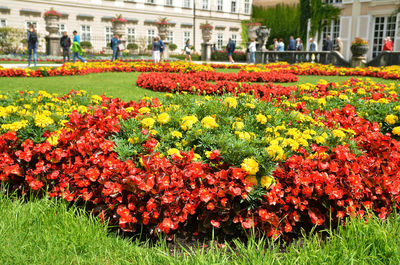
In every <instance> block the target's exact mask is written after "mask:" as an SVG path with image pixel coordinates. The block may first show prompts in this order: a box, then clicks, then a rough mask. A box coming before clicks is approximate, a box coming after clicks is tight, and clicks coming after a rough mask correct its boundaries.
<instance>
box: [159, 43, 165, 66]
mask: <svg viewBox="0 0 400 265" xmlns="http://www.w3.org/2000/svg"><path fill="white" fill-rule="evenodd" d="M159 42H160V59H161V61H162V62H163V61H164V60H165V58H164V51H165V44H164V42H163V41H162V39H160V40H159Z"/></svg>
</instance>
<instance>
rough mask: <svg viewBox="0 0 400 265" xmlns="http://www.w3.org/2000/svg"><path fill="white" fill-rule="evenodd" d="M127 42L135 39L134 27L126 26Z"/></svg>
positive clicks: (132, 41)
mask: <svg viewBox="0 0 400 265" xmlns="http://www.w3.org/2000/svg"><path fill="white" fill-rule="evenodd" d="M126 38H127V42H128V43H134V42H135V40H136V35H135V29H134V28H127V34H126Z"/></svg>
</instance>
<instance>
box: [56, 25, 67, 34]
mask: <svg viewBox="0 0 400 265" xmlns="http://www.w3.org/2000/svg"><path fill="white" fill-rule="evenodd" d="M64 31H67V26H66V25H65V24H58V35H59V36H62V35H63V33H64Z"/></svg>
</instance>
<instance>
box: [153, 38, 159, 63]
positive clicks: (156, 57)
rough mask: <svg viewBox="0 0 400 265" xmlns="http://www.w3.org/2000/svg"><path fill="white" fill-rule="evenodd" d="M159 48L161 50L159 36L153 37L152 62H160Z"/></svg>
mask: <svg viewBox="0 0 400 265" xmlns="http://www.w3.org/2000/svg"><path fill="white" fill-rule="evenodd" d="M160 50H161V45H160V41H159V38H158V37H155V38H154V41H153V50H152V52H153V60H154V63H159V62H160Z"/></svg>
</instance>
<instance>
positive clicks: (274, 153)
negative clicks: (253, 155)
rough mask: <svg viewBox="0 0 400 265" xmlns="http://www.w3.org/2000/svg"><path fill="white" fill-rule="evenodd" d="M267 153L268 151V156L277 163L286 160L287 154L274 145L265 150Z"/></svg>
mask: <svg viewBox="0 0 400 265" xmlns="http://www.w3.org/2000/svg"><path fill="white" fill-rule="evenodd" d="M265 151H267V153H268V155H269V156H270V157H271V158H272V159H273V160H275V161H276V160H283V159H285V152H284V151H283V149H282V147H280V146H279V145H276V144H272V145H270V146H268V147H267V148H265Z"/></svg>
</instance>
